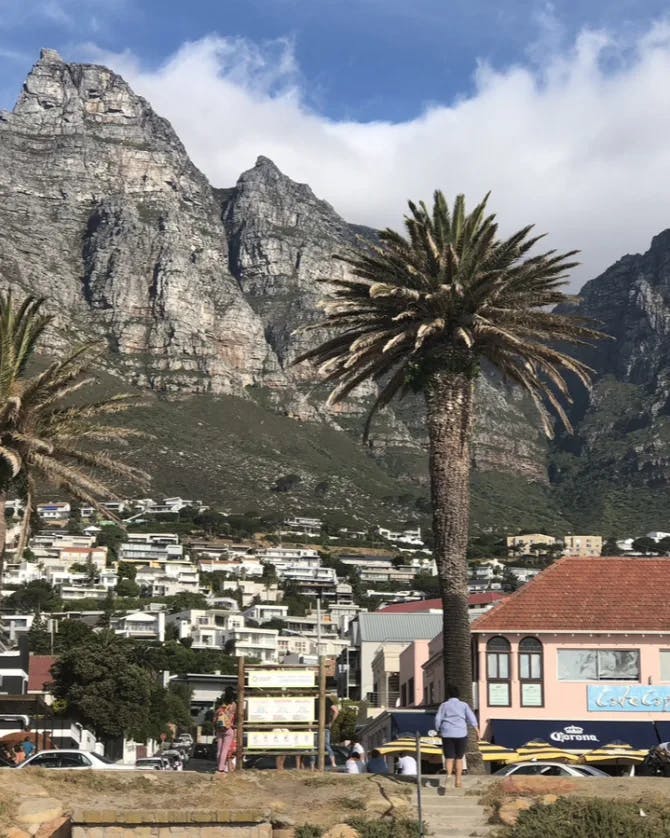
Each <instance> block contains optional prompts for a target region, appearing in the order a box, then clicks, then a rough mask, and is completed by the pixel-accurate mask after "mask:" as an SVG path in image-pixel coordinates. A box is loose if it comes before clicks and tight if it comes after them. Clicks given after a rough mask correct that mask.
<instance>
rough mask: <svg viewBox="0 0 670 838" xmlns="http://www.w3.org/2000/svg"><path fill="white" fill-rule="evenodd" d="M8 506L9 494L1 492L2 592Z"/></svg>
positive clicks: (0, 560) (0, 546) (0, 556)
mask: <svg viewBox="0 0 670 838" xmlns="http://www.w3.org/2000/svg"><path fill="white" fill-rule="evenodd" d="M6 505H7V492H6V491H4V490H0V591H1V590H2V577H3V574H4V572H5V544H6V542H7V519H6V518H5V507H6Z"/></svg>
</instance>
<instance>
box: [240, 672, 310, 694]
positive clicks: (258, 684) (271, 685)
mask: <svg viewBox="0 0 670 838" xmlns="http://www.w3.org/2000/svg"><path fill="white" fill-rule="evenodd" d="M248 679H249V687H250V688H251V689H285V690H293V689H296V687H298V688H299V687H314V686H316V672H315V671H314V670H313V669H250V670H249V672H248Z"/></svg>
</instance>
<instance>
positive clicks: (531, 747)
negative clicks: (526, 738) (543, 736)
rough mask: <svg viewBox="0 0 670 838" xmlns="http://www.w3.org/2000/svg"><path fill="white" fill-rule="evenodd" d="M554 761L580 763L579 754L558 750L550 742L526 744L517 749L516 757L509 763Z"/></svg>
mask: <svg viewBox="0 0 670 838" xmlns="http://www.w3.org/2000/svg"><path fill="white" fill-rule="evenodd" d="M538 759H541V760H544V759H547V760H552V761H556V762H561V761H564V762H579V757H578V756H577V754H571V753H569V752H568V751H564V750H563V749H562V748H556V747H554V745H550V744H549V743H548V742H541V741H538V740H536V741H533V742H526V744H525V745H522V746H521V747H520V748H517V749H516V757H514V758H510V759H509V760H508V762H528V761H531V762H532V761H534V760H538Z"/></svg>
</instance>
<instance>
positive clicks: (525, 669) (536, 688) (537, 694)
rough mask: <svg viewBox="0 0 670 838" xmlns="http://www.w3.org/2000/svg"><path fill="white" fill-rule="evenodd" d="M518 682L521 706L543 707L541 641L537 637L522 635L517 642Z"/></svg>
mask: <svg viewBox="0 0 670 838" xmlns="http://www.w3.org/2000/svg"><path fill="white" fill-rule="evenodd" d="M519 682H520V684H521V706H522V707H543V706H544V686H543V666H542V643H541V642H540V641H539V640H538V639H537V637H524V639H523V640H522V641H521V642H520V643H519Z"/></svg>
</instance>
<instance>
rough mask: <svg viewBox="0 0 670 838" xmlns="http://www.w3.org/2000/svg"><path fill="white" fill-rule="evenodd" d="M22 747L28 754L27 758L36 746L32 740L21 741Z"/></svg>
mask: <svg viewBox="0 0 670 838" xmlns="http://www.w3.org/2000/svg"><path fill="white" fill-rule="evenodd" d="M21 747H22V748H23V753H24V754H25V755H26V758H27V757H29V756H30V755H31V754H32V752H33V751H34V750H35V746H34V745H33V743H32V742H30V741H28V742H21Z"/></svg>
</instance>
